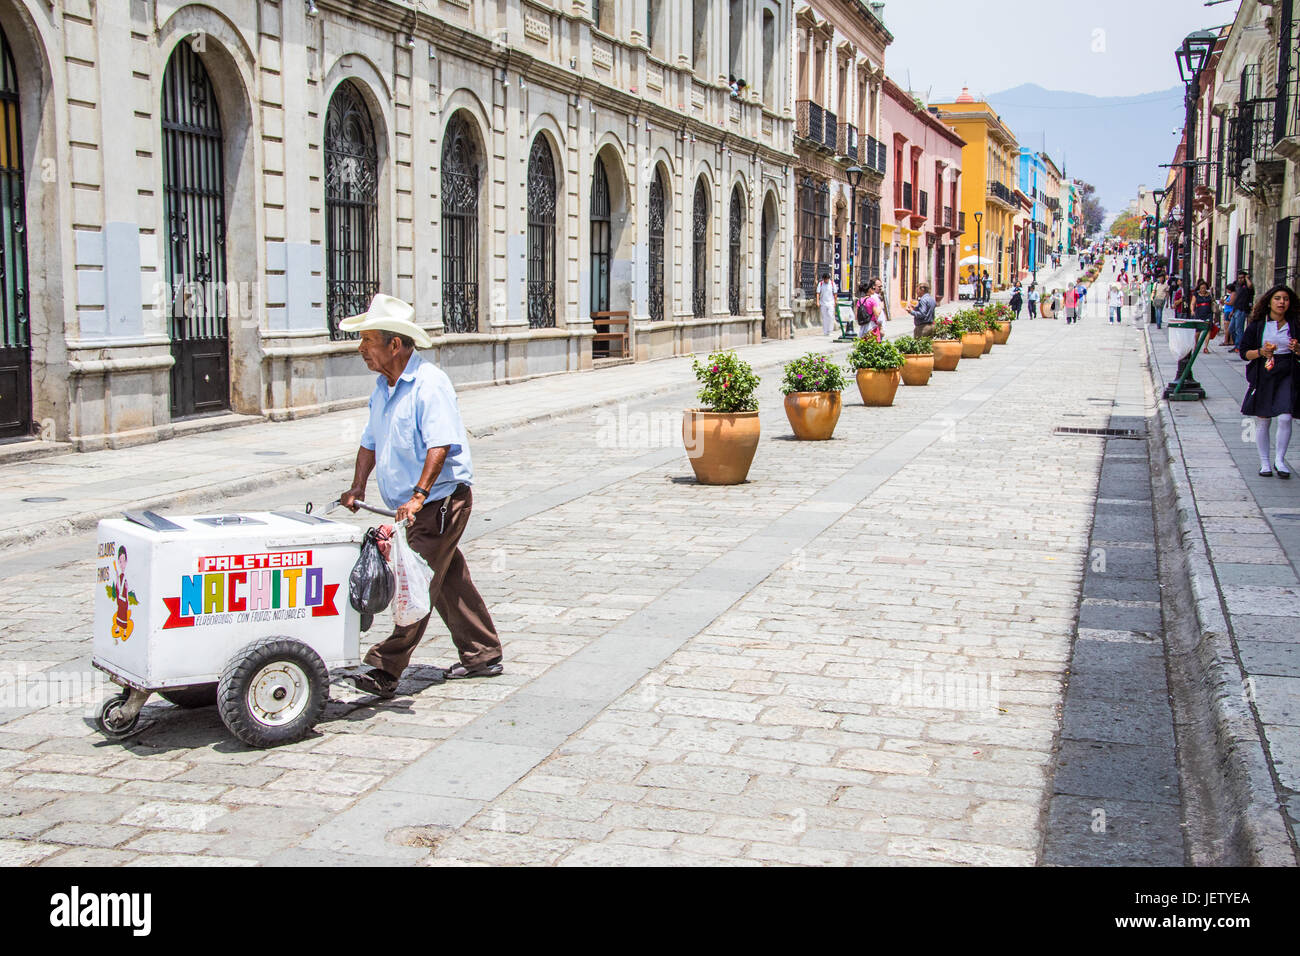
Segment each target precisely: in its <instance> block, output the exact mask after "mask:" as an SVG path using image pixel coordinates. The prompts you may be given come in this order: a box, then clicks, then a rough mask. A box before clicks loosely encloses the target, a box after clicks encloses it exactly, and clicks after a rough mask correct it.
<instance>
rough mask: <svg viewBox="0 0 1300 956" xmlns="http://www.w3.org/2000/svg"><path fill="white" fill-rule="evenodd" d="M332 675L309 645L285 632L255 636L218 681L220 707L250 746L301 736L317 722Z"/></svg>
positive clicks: (232, 728)
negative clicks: (286, 634) (268, 636)
mask: <svg viewBox="0 0 1300 956" xmlns="http://www.w3.org/2000/svg"><path fill="white" fill-rule="evenodd" d="M328 694H329V674H328V672H327V671H326V670H325V665H324V663H322V661H321V659H320V657H319V656H318V655H317V654H316V652H315V651H313V650H312V649H311V648H310V647H308V646H307V645H306V644H303V643H301V642H300V641H294V640H290V639H289V638H286V637H272V638H266V639H263V640H260V641H254V642H253V643H252V644H249V645H248V646H247V647H245V648H244V649H243V650H242V651H240V652H239V653H238V654H236V655H235V656H234V658H233V659H232V660H231V661H230V663H229V664H227V665H226V669H225V671H224V672H223V673H222V675H221V682H220V683H219V684H218V685H217V709H218V710H219V711H220V712H221V720H222V722H223V723H225V725H226V729H228V730H229V731H230V732H231V733H232V734H234V735H235V736H236V737H238V738H239V739H240V740H242V741H243V742H244V743H246V744H248V745H249V746H250V747H272V746H275V745H276V744H288V743H293V742H294V741H295V740H301V739H302V738H303V737H305V736H307V734H308V733H309V732H310V731H311V729H312V728H313V727H314V726H316V721H318V720H319V719H320V715H321V712H322V711H324V709H325V699H326V697H327V696H328Z"/></svg>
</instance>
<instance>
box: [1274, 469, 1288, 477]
mask: <svg viewBox="0 0 1300 956" xmlns="http://www.w3.org/2000/svg"><path fill="white" fill-rule="evenodd" d="M1277 476H1278V477H1279V478H1290V477H1291V472H1289V471H1283V470H1282V469H1281V468H1279V469H1277Z"/></svg>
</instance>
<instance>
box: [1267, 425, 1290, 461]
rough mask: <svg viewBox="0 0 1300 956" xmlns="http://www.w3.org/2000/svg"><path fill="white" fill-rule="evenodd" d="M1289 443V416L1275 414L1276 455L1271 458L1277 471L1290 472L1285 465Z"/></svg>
mask: <svg viewBox="0 0 1300 956" xmlns="http://www.w3.org/2000/svg"><path fill="white" fill-rule="evenodd" d="M1266 440H1267V439H1266ZM1290 444H1291V416H1290V415H1279V416H1277V453H1276V455H1277V457H1275V458H1274V459H1273V465H1274V467H1276V468H1277V470H1278V471H1283V472H1288V473H1289V472H1290V471H1291V469H1290V468H1288V467H1287V466H1286V449H1287V446H1288V445H1290Z"/></svg>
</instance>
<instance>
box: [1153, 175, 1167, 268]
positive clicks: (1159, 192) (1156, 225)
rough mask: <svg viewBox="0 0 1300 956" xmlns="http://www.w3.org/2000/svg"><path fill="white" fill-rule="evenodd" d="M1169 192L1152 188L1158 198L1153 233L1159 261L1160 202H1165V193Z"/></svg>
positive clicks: (1156, 256)
mask: <svg viewBox="0 0 1300 956" xmlns="http://www.w3.org/2000/svg"><path fill="white" fill-rule="evenodd" d="M1167 192H1168V190H1167V189H1153V190H1151V195H1152V196H1154V197H1155V199H1156V219H1155V222H1154V223H1152V233H1153V239H1154V242H1153V245H1154V247H1155V251H1154V253H1153V254H1154V256H1155V259H1156V261H1157V262H1158V261H1159V260H1160V204H1161V203H1162V202H1164V198H1165V193H1167Z"/></svg>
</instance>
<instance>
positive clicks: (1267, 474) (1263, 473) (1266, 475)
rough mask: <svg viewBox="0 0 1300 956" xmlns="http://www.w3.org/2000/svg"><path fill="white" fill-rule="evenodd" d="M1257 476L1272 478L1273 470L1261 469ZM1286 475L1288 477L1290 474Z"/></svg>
mask: <svg viewBox="0 0 1300 956" xmlns="http://www.w3.org/2000/svg"><path fill="white" fill-rule="evenodd" d="M1259 477H1261V478H1272V477H1273V472H1271V471H1261V472H1260V473H1259ZM1287 477H1288V478H1290V477H1291V476H1290V475H1287Z"/></svg>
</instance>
